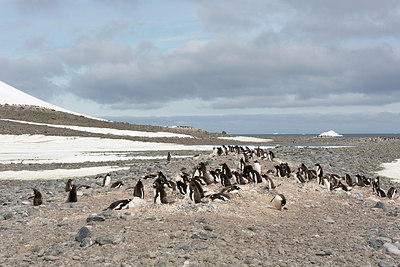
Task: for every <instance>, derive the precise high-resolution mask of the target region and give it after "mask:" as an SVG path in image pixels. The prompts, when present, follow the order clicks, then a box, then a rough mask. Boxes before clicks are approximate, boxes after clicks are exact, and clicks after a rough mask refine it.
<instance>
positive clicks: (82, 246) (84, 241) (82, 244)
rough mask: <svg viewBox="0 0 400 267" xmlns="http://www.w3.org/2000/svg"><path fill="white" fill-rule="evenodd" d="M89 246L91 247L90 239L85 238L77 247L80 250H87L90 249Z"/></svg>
mask: <svg viewBox="0 0 400 267" xmlns="http://www.w3.org/2000/svg"><path fill="white" fill-rule="evenodd" d="M91 245H93V241H92V239H91V238H90V237H85V238H83V239H82V240H81V243H80V244H79V246H80V247H81V248H87V247H90V246H91Z"/></svg>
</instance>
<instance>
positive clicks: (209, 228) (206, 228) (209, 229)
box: [203, 225, 213, 231]
mask: <svg viewBox="0 0 400 267" xmlns="http://www.w3.org/2000/svg"><path fill="white" fill-rule="evenodd" d="M203 229H204V230H206V231H212V230H213V228H212V227H211V226H208V225H206V226H204V227H203Z"/></svg>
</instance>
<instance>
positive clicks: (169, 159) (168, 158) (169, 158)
mask: <svg viewBox="0 0 400 267" xmlns="http://www.w3.org/2000/svg"><path fill="white" fill-rule="evenodd" d="M167 161H168V162H170V161H171V153H170V152H168V155H167Z"/></svg>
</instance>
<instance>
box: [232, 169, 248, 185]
mask: <svg viewBox="0 0 400 267" xmlns="http://www.w3.org/2000/svg"><path fill="white" fill-rule="evenodd" d="M232 174H233V176H235V180H236V183H237V184H241V185H243V184H247V182H246V180H245V179H244V178H243V175H242V174H240V173H239V172H237V171H234V172H232Z"/></svg>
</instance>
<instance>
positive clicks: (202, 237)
mask: <svg viewBox="0 0 400 267" xmlns="http://www.w3.org/2000/svg"><path fill="white" fill-rule="evenodd" d="M191 238H193V239H196V238H199V239H202V240H207V239H208V236H207V234H203V233H197V234H193V235H192V236H191Z"/></svg>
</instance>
